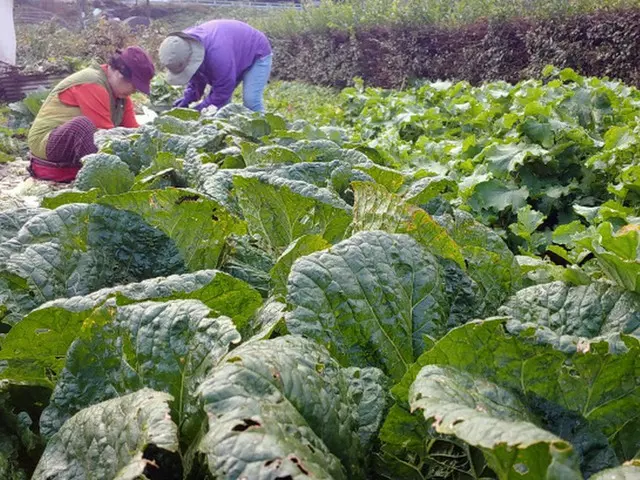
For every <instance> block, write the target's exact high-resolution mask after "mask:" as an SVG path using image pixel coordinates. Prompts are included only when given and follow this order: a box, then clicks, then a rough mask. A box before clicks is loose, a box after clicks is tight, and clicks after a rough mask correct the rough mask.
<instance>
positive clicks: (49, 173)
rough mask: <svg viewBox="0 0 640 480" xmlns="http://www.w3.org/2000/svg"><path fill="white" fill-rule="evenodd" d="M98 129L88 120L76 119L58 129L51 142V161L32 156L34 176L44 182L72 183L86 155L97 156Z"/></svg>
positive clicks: (50, 138) (49, 152)
mask: <svg viewBox="0 0 640 480" xmlns="http://www.w3.org/2000/svg"><path fill="white" fill-rule="evenodd" d="M95 132H96V127H95V125H94V124H93V122H92V121H91V120H89V119H88V118H87V117H76V118H74V119H72V120H69V121H68V122H67V123H64V124H62V125H60V126H59V127H56V128H54V129H53V130H52V131H51V133H50V134H49V140H48V141H47V159H46V160H43V159H41V158H38V157H36V156H35V155H33V154H32V155H31V168H30V171H31V174H32V175H33V176H34V177H36V178H39V179H41V180H52V181H56V182H71V181H73V180H74V179H75V178H76V174H77V173H78V170H80V167H82V163H81V162H80V159H81V158H82V157H84V156H85V155H89V154H91V153H96V152H97V151H98V148H97V147H96V144H95V143H94V141H93V134H94V133H95Z"/></svg>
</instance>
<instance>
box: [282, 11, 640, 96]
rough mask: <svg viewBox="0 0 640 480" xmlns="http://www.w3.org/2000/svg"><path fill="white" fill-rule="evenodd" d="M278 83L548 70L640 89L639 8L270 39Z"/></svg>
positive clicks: (479, 78) (388, 81)
mask: <svg viewBox="0 0 640 480" xmlns="http://www.w3.org/2000/svg"><path fill="white" fill-rule="evenodd" d="M271 41H272V43H273V46H274V50H275V55H274V60H275V62H274V72H273V75H274V77H276V78H278V79H281V80H303V81H307V82H310V83H315V84H322V85H331V86H335V87H344V86H346V85H348V84H350V83H351V81H352V79H353V78H354V77H361V78H363V80H364V81H365V83H366V84H368V85H374V86H380V87H386V88H392V87H401V86H402V85H404V84H405V83H406V82H407V81H408V80H411V79H415V78H427V79H431V80H436V79H451V80H467V81H469V82H471V83H473V84H477V83H480V82H483V81H492V80H506V81H509V82H517V81H520V80H522V79H525V78H530V77H532V76H533V77H535V76H538V75H539V74H540V72H541V70H542V69H543V68H544V67H545V66H546V65H548V64H552V65H554V66H556V67H559V68H564V67H571V68H573V69H575V70H576V71H577V72H579V73H581V74H583V75H589V76H608V77H612V78H618V79H620V80H623V81H624V82H626V83H628V84H631V85H636V86H640V9H631V10H622V11H616V12H597V13H592V14H585V15H579V16H575V17H568V18H556V19H547V20H525V19H512V20H507V21H501V22H496V21H486V20H483V21H478V22H476V23H473V24H470V25H467V26H464V27H461V28H456V29H445V28H442V27H436V26H432V25H425V26H423V27H415V26H412V27H378V28H370V29H362V30H356V31H354V32H351V33H346V32H340V31H328V32H324V33H308V34H300V35H293V36H291V37H287V38H272V39H271Z"/></svg>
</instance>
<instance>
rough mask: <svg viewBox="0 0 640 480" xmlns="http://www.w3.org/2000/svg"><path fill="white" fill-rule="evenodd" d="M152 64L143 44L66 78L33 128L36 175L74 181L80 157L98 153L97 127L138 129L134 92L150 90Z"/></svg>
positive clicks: (31, 142) (31, 139) (31, 144)
mask: <svg viewBox="0 0 640 480" xmlns="http://www.w3.org/2000/svg"><path fill="white" fill-rule="evenodd" d="M154 74H155V69H154V66H153V62H152V60H151V58H150V57H149V55H148V54H147V53H146V52H145V51H144V50H142V49H141V48H140V47H128V48H126V49H125V50H123V51H122V52H120V51H118V52H117V53H116V54H115V55H114V56H113V57H112V58H111V60H110V61H109V63H108V64H105V65H95V66H92V67H89V68H85V69H83V70H80V71H79V72H76V73H74V74H72V75H70V76H68V77H67V78H65V79H64V80H62V81H61V82H60V83H59V84H58V85H56V87H55V88H54V89H53V90H52V91H51V93H50V94H49V96H48V97H47V99H46V100H45V102H44V103H43V104H42V108H40V111H39V112H38V115H37V116H36V119H35V121H34V122H33V125H32V126H31V129H30V130H29V136H28V145H29V150H30V160H31V162H30V167H29V170H30V172H31V175H32V176H34V177H36V178H40V179H42V180H53V181H57V182H70V181H72V180H74V179H75V177H76V174H77V173H78V170H80V167H82V164H81V162H80V159H81V158H82V157H84V156H85V155H89V154H90V153H95V152H96V151H97V147H96V145H95V143H94V141H93V134H94V133H95V132H96V129H98V128H100V129H110V128H114V127H118V126H121V127H129V128H136V127H138V122H137V121H136V117H135V113H134V109H133V102H132V101H131V98H130V95H131V94H133V93H134V92H136V91H139V92H142V93H144V94H147V95H148V94H149V91H150V84H151V79H152V78H153V76H154Z"/></svg>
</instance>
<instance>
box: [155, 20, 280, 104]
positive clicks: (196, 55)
mask: <svg viewBox="0 0 640 480" xmlns="http://www.w3.org/2000/svg"><path fill="white" fill-rule="evenodd" d="M159 56H160V63H161V64H162V65H163V66H164V67H165V68H166V69H167V70H168V73H167V81H168V82H169V83H170V84H171V85H185V84H188V85H187V88H186V89H185V91H184V97H183V98H181V99H180V100H178V101H177V102H175V104H174V106H176V107H188V106H189V105H190V104H191V103H193V102H195V101H198V100H200V99H201V98H202V96H203V95H204V92H205V88H206V87H207V85H210V86H211V92H210V93H209V95H208V96H207V97H206V98H205V99H204V100H202V101H201V102H200V103H198V104H197V105H196V106H195V107H194V108H195V109H196V110H202V109H203V108H206V107H208V106H209V105H215V106H216V107H218V108H220V107H223V106H224V105H226V104H227V103H229V101H230V100H231V96H232V95H233V91H234V90H235V88H236V87H237V86H238V84H240V82H242V96H243V103H244V105H245V107H247V108H249V109H251V110H253V111H255V112H264V103H263V98H262V97H263V94H264V89H265V87H266V85H267V82H268V81H269V75H270V73H271V60H272V53H271V44H270V43H269V40H268V39H267V37H266V36H265V34H264V33H262V32H260V31H259V30H256V29H255V28H253V27H251V26H249V25H247V24H246V23H243V22H240V21H237V20H212V21H210V22H207V23H204V24H202V25H198V26H196V27H192V28H188V29H187V30H185V31H184V32H178V33H173V34H171V35H169V36H168V37H167V38H166V39H165V40H164V41H163V42H162V44H161V45H160V51H159Z"/></svg>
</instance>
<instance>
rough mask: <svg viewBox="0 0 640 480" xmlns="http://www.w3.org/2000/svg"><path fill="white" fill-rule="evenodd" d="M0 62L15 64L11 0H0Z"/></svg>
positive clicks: (14, 31) (14, 37)
mask: <svg viewBox="0 0 640 480" xmlns="http://www.w3.org/2000/svg"><path fill="white" fill-rule="evenodd" d="M0 62H5V63H9V64H11V65H15V64H16V29H15V27H14V25H13V0H0Z"/></svg>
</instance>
